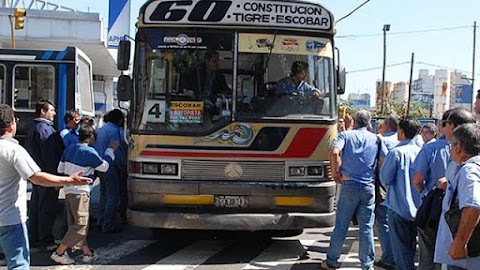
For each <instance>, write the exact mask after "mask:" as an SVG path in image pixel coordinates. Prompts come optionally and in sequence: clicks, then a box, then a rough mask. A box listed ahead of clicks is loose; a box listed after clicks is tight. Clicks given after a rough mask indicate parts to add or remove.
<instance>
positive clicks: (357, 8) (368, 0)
mask: <svg viewBox="0 0 480 270" xmlns="http://www.w3.org/2000/svg"><path fill="white" fill-rule="evenodd" d="M368 2H370V0H367V1H365V2H363V4H361V5H360V6H358V7H356V8H355V9H354V10H352V11H350V13H348V14H347V15H345V16H343V17H342V18H340V19H338V20H337V21H336V22H335V23H339V22H340V21H341V20H343V19H345V18H347V17H348V16H350V15H352V14H353V13H354V12H355V11H357V10H359V9H360V8H361V7H363V6H364V5H365V4H366V3H368Z"/></svg>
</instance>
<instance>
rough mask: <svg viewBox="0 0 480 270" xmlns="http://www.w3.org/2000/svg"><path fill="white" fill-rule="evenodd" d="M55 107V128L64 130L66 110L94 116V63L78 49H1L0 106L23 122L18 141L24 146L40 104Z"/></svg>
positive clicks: (19, 124)
mask: <svg viewBox="0 0 480 270" xmlns="http://www.w3.org/2000/svg"><path fill="white" fill-rule="evenodd" d="M44 99H47V100H50V101H52V102H53V103H54V104H55V106H56V112H57V117H55V127H56V128H57V130H62V129H63V128H64V126H65V124H64V121H63V116H64V115H65V112H66V111H67V110H76V111H78V112H79V113H80V114H81V115H89V116H94V115H95V108H94V95H93V76H92V61H91V60H90V58H88V56H87V55H86V54H85V53H84V52H83V51H81V50H80V49H78V48H76V47H67V48H65V50H60V51H55V50H23V49H22V50H20V49H0V103H6V104H8V105H10V106H12V108H13V109H14V110H15V115H16V116H17V117H18V118H19V119H20V122H19V123H18V128H17V134H16V138H17V139H18V140H19V141H20V142H23V141H24V139H25V136H26V134H27V131H28V129H29V128H30V126H31V125H32V123H33V119H34V118H35V117H37V116H36V114H35V106H36V104H37V101H39V100H44Z"/></svg>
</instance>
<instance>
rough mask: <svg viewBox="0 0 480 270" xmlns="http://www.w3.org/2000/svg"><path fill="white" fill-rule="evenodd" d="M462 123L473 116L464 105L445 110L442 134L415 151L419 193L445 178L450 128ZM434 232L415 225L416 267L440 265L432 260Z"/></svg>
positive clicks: (416, 180) (437, 267)
mask: <svg viewBox="0 0 480 270" xmlns="http://www.w3.org/2000/svg"><path fill="white" fill-rule="evenodd" d="M464 123H475V116H474V115H473V114H472V113H471V112H469V111H467V110H465V109H463V108H454V109H450V110H448V111H446V112H445V113H444V114H443V116H442V125H441V127H440V129H441V132H442V134H444V135H445V137H441V138H439V139H438V140H437V141H435V142H433V143H429V144H426V145H425V146H424V147H423V148H422V150H421V151H420V153H419V154H418V157H417V159H416V160H415V162H414V164H413V165H412V169H413V170H414V171H415V174H414V176H413V181H412V182H413V185H414V186H415V188H416V189H417V191H418V192H420V193H421V194H422V195H425V194H427V193H428V192H429V191H430V190H432V189H433V188H434V187H435V186H437V185H438V184H439V180H441V179H444V178H445V170H446V168H447V164H448V163H449V162H450V144H449V141H450V140H451V139H452V136H453V130H454V129H455V128H456V127H457V126H459V125H461V124H464ZM436 235H437V231H436V230H433V229H428V228H427V229H425V230H422V229H420V228H419V229H418V246H419V253H420V256H419V266H418V269H419V270H423V269H440V265H439V264H436V265H435V264H434V262H433V256H434V251H435V241H436Z"/></svg>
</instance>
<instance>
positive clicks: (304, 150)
mask: <svg viewBox="0 0 480 270" xmlns="http://www.w3.org/2000/svg"><path fill="white" fill-rule="evenodd" d="M326 133H327V129H326V128H302V129H300V130H299V131H298V132H297V134H295V137H294V138H293V140H292V143H291V144H290V145H289V146H288V148H287V150H286V151H285V153H279V154H275V153H252V151H249V153H246V152H243V153H241V152H232V151H231V150H229V149H225V151H228V153H226V152H212V151H208V152H206V151H198V150H197V151H175V149H172V150H170V151H165V150H163V151H158V150H143V151H142V152H141V153H140V156H157V157H218V158H220V157H225V156H228V157H238V158H308V157H310V156H311V155H312V154H313V152H314V151H315V149H316V148H317V146H318V144H319V143H320V142H321V141H322V139H323V137H324V136H325V134H326ZM172 147H173V146H172Z"/></svg>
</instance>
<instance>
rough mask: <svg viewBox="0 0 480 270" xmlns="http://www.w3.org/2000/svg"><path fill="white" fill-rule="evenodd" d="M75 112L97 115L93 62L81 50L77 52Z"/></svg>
mask: <svg viewBox="0 0 480 270" xmlns="http://www.w3.org/2000/svg"><path fill="white" fill-rule="evenodd" d="M75 70H76V72H75V110H77V111H78V112H80V114H81V115H89V116H94V115H95V102H94V93H93V71H92V61H91V60H90V58H88V56H87V55H86V54H85V53H84V52H82V51H81V50H80V49H78V48H76V50H75Z"/></svg>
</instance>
